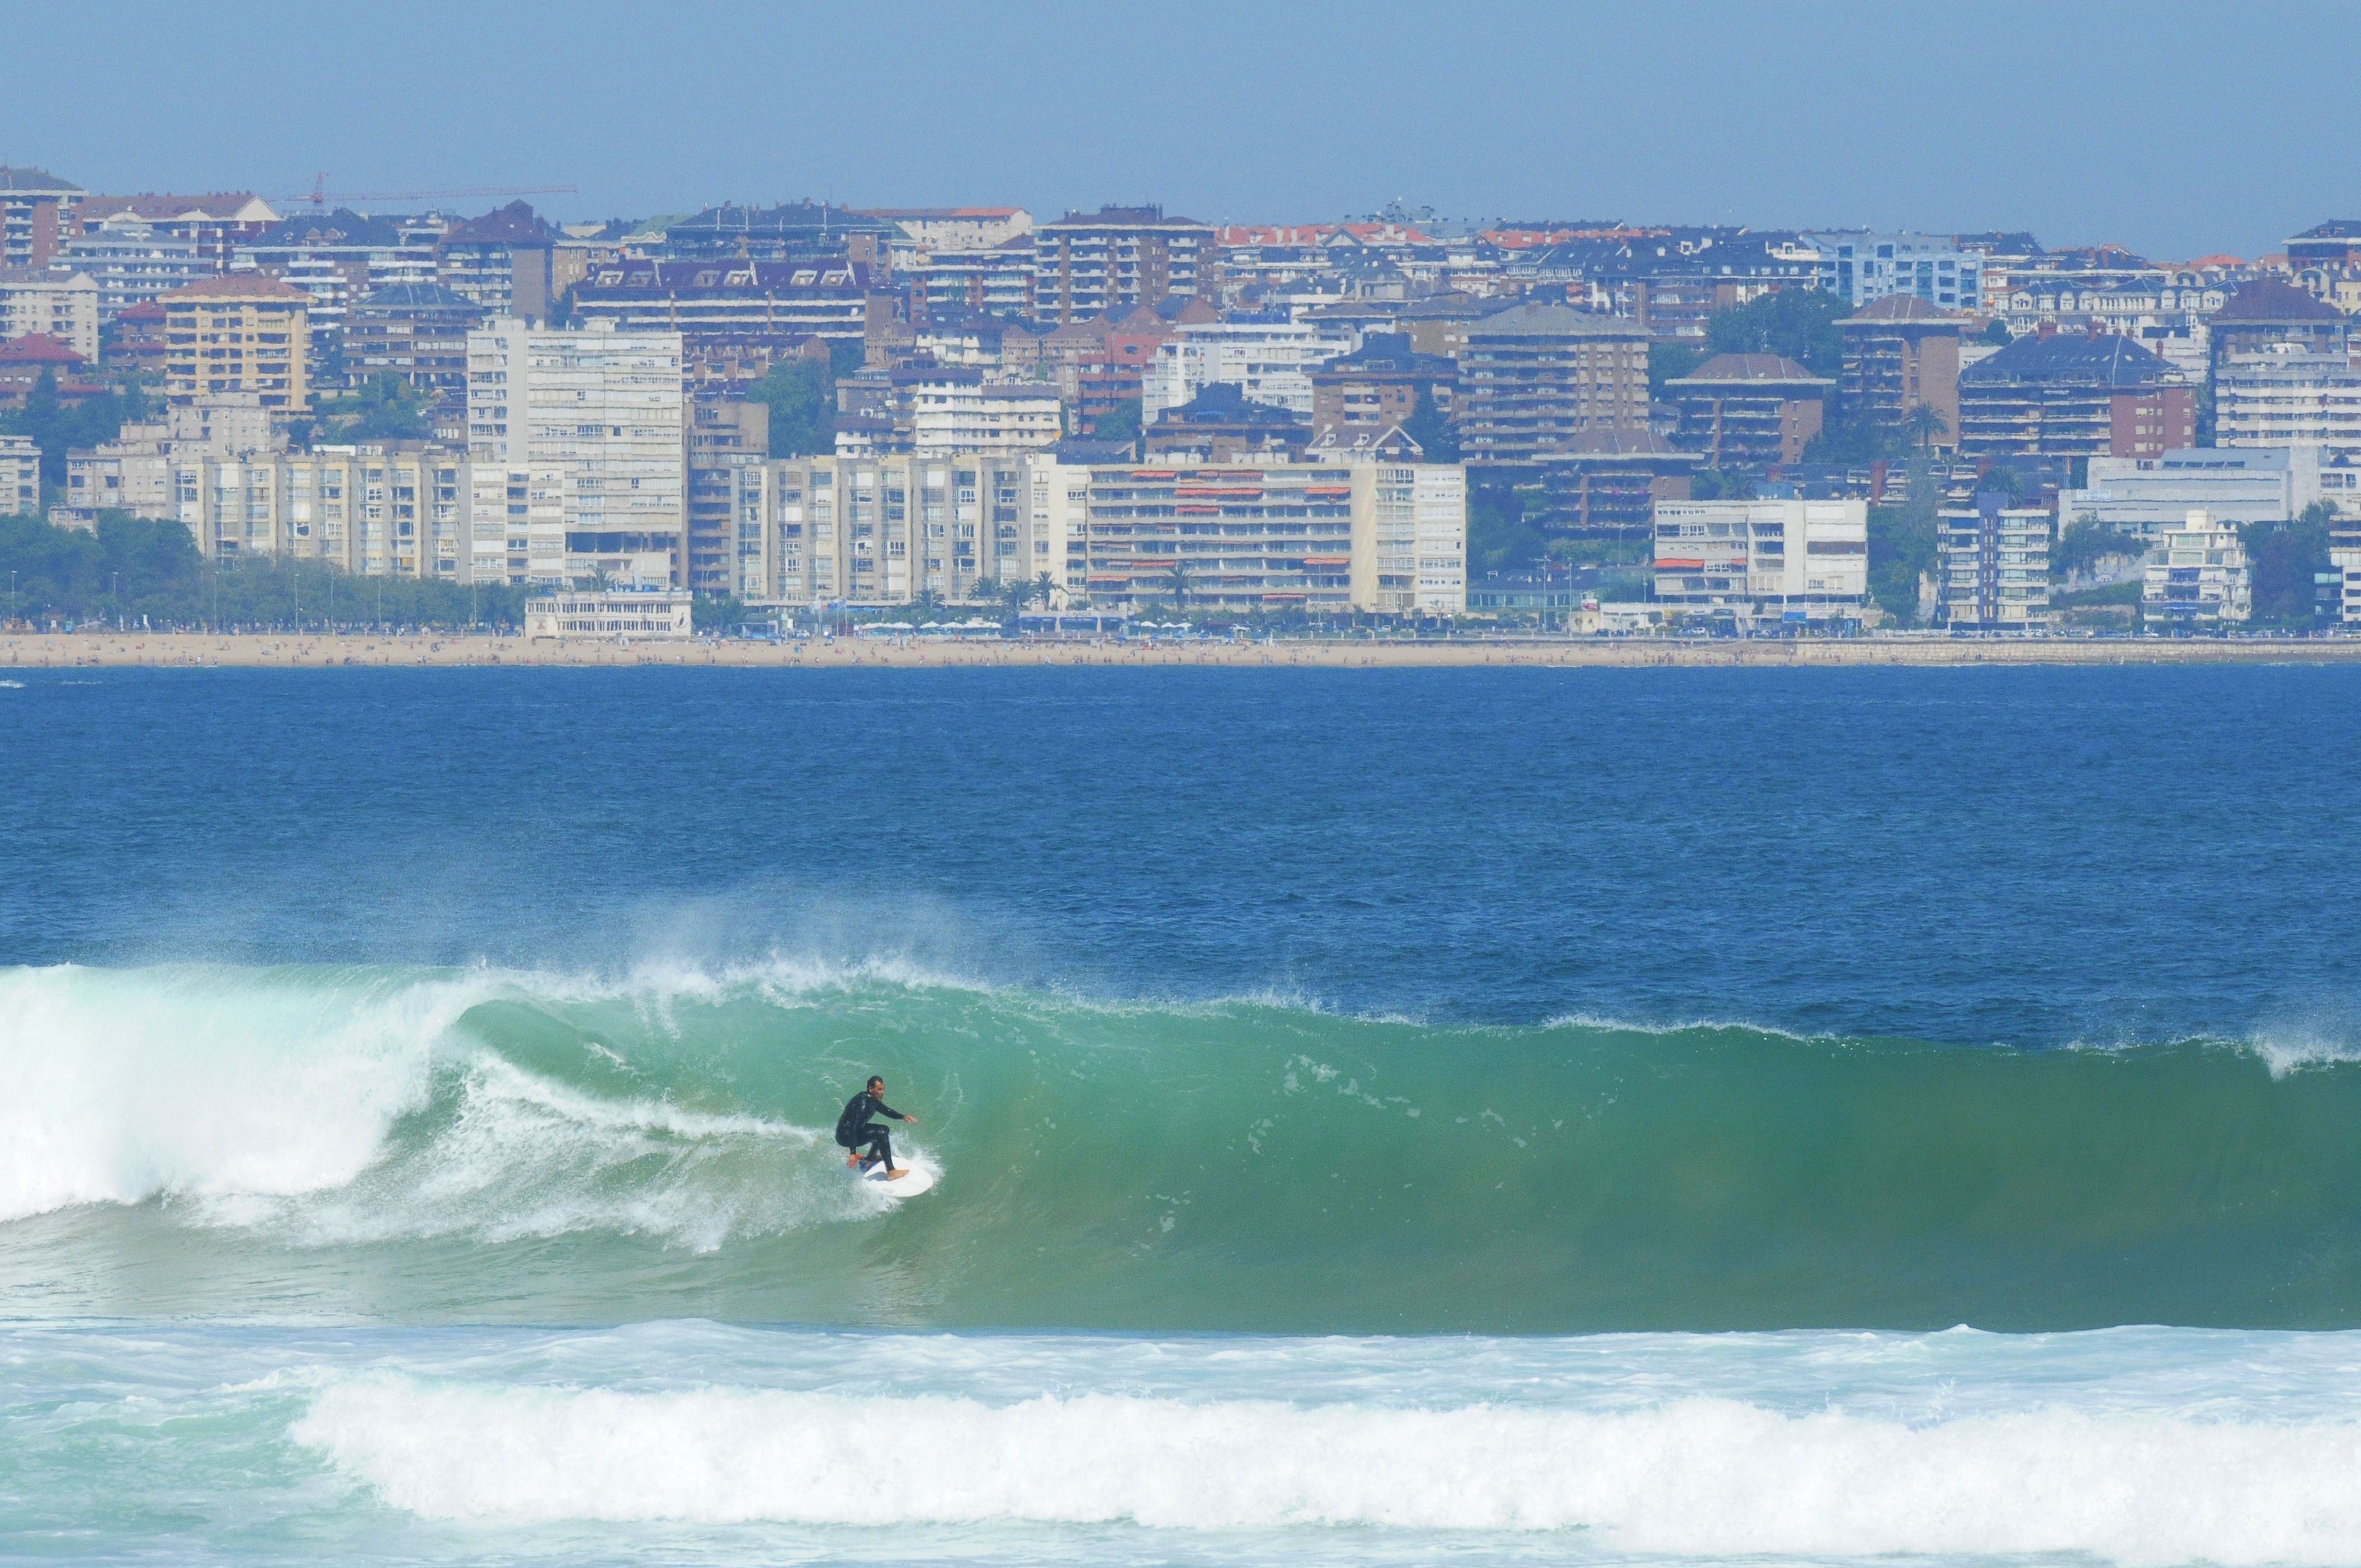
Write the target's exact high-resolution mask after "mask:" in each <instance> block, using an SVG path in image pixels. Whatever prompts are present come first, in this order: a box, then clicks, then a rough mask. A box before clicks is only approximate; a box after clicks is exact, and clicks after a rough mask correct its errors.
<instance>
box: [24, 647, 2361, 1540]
mask: <svg viewBox="0 0 2361 1568" xmlns="http://www.w3.org/2000/svg"><path fill="white" fill-rule="evenodd" d="M2356 780H2361V670H2356V669H2344V668H2302V667H2286V668H2246V667H2240V668H2228V667H2207V666H2188V667H2172V668H2143V669H2123V670H2111V669H2012V670H1992V669H1972V670H1971V669H1960V670H1899V669H1894V670H1886V669H1844V670H1809V671H1766V670H1729V671H1708V670H1646V671H1625V670H1568V671H1499V670H1480V671H1478V670H1452V671H1443V670H1436V671H1388V672H1375V671H1317V670H1284V671H1280V670H1269V669H1255V670H1097V669H1087V670H963V671H888V670H840V671H809V670H807V671H718V670H614V671H589V670H582V671H566V670H535V671H522V670H520V671H504V670H372V671H335V672H319V671H301V672H269V671H235V670H217V671H171V672H166V671H154V672H134V671H120V672H117V671H99V672H86V671H76V672H22V673H19V674H13V675H11V676H9V677H8V678H7V679H6V680H5V681H0V1561H7V1562H18V1561H23V1562H33V1561H39V1562H77V1563H79V1562H108V1563H131V1562H139V1563H150V1562H173V1563H322V1562H333V1563H397V1562H435V1563H446V1562H447V1563H474V1562H482V1561H492V1560H497V1561H502V1562H513V1563H533V1562H566V1563H585V1562H595V1563H609V1562H611V1563H642V1562H647V1563H658V1562H661V1563H683V1562H696V1563H754V1562H762V1563H775V1562H810V1563H821V1562H853V1561H858V1562H864V1563H876V1562H918V1561H923V1562H929V1563H934V1562H954V1561H956V1562H975V1563H1033V1562H1044V1561H1054V1562H1073V1563H1097V1562H1121V1563H1165V1562H1186V1563H1262V1562H1278V1561H1281V1560H1284V1561H1288V1562H1290V1563H1296V1562H1307V1561H1308V1562H1312V1563H1331V1562H1333V1563H1365V1562H1371V1561H1400V1562H1433V1561H1438V1560H1450V1561H1455V1562H1469V1563H1477V1562H1490V1561H1519V1562H1522V1561H1527V1560H1550V1561H1564V1560H1573V1561H1580V1562H1600V1563H1623V1562H1636V1561H1648V1562H1724V1561H1730V1560H1731V1559H1733V1558H1743V1559H1746V1560H1749V1561H1764V1562H1790V1561H1792V1562H1795V1563H1806V1562H1809V1563H1827V1562H1832V1561H1839V1560H1850V1559H1853V1558H1861V1557H1883V1558H1887V1559H1898V1560H1901V1561H1905V1562H1934V1561H1942V1562H1961V1561H1979V1562H1981V1561H1995V1562H2023V1563H2033V1562H2044V1563H2047V1562H2052V1561H2056V1560H2057V1559H2058V1558H2059V1557H2060V1556H2061V1555H2070V1554H2075V1553H2080V1554H2083V1558H2082V1560H2088V1561H2103V1562H2111V1563H2114V1562H2119V1563H2180V1562H2194V1561H2201V1560H2202V1561H2210V1562H2216V1563H2278V1562H2296V1563H2353V1562H2361V1239H2357V1238H2361V1231H2356V1223H2361V943H2356V921H2355V918H2354V912H2355V909H2356V888H2361V879H2356V876H2355V874H2354V873H2353V872H2352V871H2351V870H2350V869H2349V862H2350V861H2351V859H2352V857H2351V855H2350V853H2349V851H2348V850H2347V848H2346V843H2345V840H2346V839H2348V838H2349V837H2350V836H2351V834H2352V832H2353V827H2352V825H2353V824H2354V823H2355V822H2356V819H2361V782H2356ZM872 1071H875V1072H880V1073H883V1074H884V1075H885V1076H886V1078H887V1079H888V1081H889V1088H888V1094H887V1098H888V1099H889V1101H891V1102H893V1103H894V1104H895V1105H896V1106H897V1107H899V1108H900V1109H903V1110H905V1111H909V1112H914V1113H917V1115H918V1116H919V1118H920V1120H919V1121H918V1122H917V1124H914V1125H911V1126H907V1127H903V1128H897V1129H895V1132H896V1136H897V1146H899V1147H900V1148H902V1149H903V1150H904V1151H905V1152H906V1153H907V1154H908V1155H909V1156H910V1157H912V1158H914V1159H917V1160H918V1161H919V1162H921V1163H922V1164H924V1165H925V1166H926V1167H927V1168H928V1170H929V1171H930V1172H932V1173H934V1174H935V1175H937V1176H938V1178H939V1180H938V1184H937V1185H936V1187H935V1189H934V1190H932V1191H930V1192H928V1193H925V1194H923V1195H920V1196H917V1197H914V1198H909V1199H906V1200H902V1201H894V1200H892V1199H890V1198H888V1197H887V1196H886V1195H884V1193H883V1192H882V1191H881V1190H879V1189H878V1187H877V1186H876V1185H875V1184H863V1183H861V1182H857V1181H855V1180H854V1179H852V1178H851V1176H850V1175H849V1174H848V1173H847V1172H846V1171H845V1170H844V1168H843V1167H842V1165H841V1163H840V1159H839V1158H838V1151H837V1150H836V1149H835V1148H834V1146H833V1144H832V1142H831V1140H830V1138H829V1130H830V1128H831V1126H832V1124H833V1120H834V1117H835V1114H836V1112H837V1110H838V1108H839V1106H840V1104H841V1103H842V1102H843V1101H844V1099H845V1097H846V1096H847V1095H849V1094H851V1092H852V1091H854V1090H855V1089H856V1088H858V1087H859V1084H860V1082H861V1080H862V1079H863V1078H865V1077H866V1076H867V1075H868V1074H869V1073H870V1072H872Z"/></svg>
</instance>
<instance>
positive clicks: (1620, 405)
mask: <svg viewBox="0 0 2361 1568" xmlns="http://www.w3.org/2000/svg"><path fill="white" fill-rule="evenodd" d="M1458 403H1459V431H1460V454H1461V455H1462V456H1463V457H1464V458H1466V461H1467V462H1468V463H1469V464H1470V465H1510V466H1515V465H1524V464H1532V463H1538V462H1541V461H1543V459H1545V458H1547V457H1550V456H1552V455H1556V454H1559V453H1563V452H1565V450H1566V449H1567V446H1568V444H1569V443H1570V442H1571V441H1572V440H1573V438H1574V437H1576V435H1579V434H1581V433H1583V432H1584V431H1587V430H1593V429H1599V428H1607V429H1615V428H1623V429H1631V428H1635V427H1644V426H1645V425H1646V424H1647V422H1648V332H1647V329H1646V328H1645V327H1643V326H1642V325H1641V324H1640V323H1638V322H1635V321H1631V320H1629V319H1627V318H1623V317H1618V316H1604V315H1598V314H1594V313H1590V312H1587V311H1576V310H1570V309H1568V308H1567V307H1565V306H1564V305H1519V306H1515V307H1513V308H1511V309H1510V310H1506V311H1501V312H1499V313H1496V314H1493V315H1489V316H1487V317H1485V318H1484V319H1483V320H1482V321H1480V322H1477V323H1475V324H1474V325H1472V326H1470V327H1469V328H1468V329H1467V337H1466V347H1465V348H1463V349H1462V350H1461V351H1460V354H1459V390H1458Z"/></svg>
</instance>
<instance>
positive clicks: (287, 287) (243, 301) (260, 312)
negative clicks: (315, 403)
mask: <svg viewBox="0 0 2361 1568" xmlns="http://www.w3.org/2000/svg"><path fill="white" fill-rule="evenodd" d="M157 303H158V304H159V305H161V306H162V307H163V308H164V345H165V359H164V390H165V394H166V396H168V397H169V398H170V399H171V400H173V401H174V402H193V401H194V400H197V399H199V398H206V397H218V396H221V395H223V394H236V393H241V392H251V393H253V394H254V395H255V396H256V397H258V399H260V400H261V404H262V407H263V408H265V409H267V410H269V411H270V412H272V413H273V414H277V415H280V416H282V417H283V416H285V415H288V414H297V413H302V412H305V411H308V410H309V409H310V408H311V406H312V387H311V319H310V314H309V312H310V307H311V296H310V295H308V294H306V293H304V292H303V291H302V290H301V289H298V288H295V287H294V286H293V285H291V284H288V283H282V282H280V280H278V279H276V278H272V277H269V276H268V275H267V274H264V273H260V272H230V273H225V274H224V275H223V276H221V277H219V278H208V279H205V280H202V281H199V282H195V283H191V284H188V285H186V286H184V287H182V288H179V289H175V290H173V291H171V292H170V293H169V294H165V295H162V296H161V297H159V299H158V300H157Z"/></svg>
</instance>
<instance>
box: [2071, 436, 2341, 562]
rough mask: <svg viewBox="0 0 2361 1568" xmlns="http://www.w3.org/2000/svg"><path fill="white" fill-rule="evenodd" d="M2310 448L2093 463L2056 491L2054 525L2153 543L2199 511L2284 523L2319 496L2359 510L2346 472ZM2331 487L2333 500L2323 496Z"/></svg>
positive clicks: (2196, 452)
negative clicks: (2073, 484)
mask: <svg viewBox="0 0 2361 1568" xmlns="http://www.w3.org/2000/svg"><path fill="white" fill-rule="evenodd" d="M2323 456H2324V454H2323V451H2322V449H2321V448H2319V447H2317V446H2280V447H2243V448H2232V447H2222V446H2198V447H2191V448H2188V449H2186V450H2179V451H2172V452H2168V453H2166V454H2165V455H2163V456H2161V457H2093V458H2092V459H2091V462H2090V469H2089V474H2088V477H2087V479H2086V481H2085V483H2084V484H2083V485H2082V486H2081V488H2076V489H2067V490H2060V491H2059V493H2058V518H2059V526H2060V527H2071V526H2072V525H2074V524H2075V523H2078V522H2081V521H2091V522H2094V523H2097V524H2099V525H2100V526H2101V527H2103V528H2112V529H2114V530H2115V531H2116V532H2120V533H2128V534H2132V535H2135V536H2136V537H2138V538H2142V539H2153V538H2155V537H2156V536H2157V535H2158V534H2160V533H2162V532H2164V531H2165V530H2166V529H2168V528H2170V527H2173V526H2174V525H2175V524H2178V523H2180V522H2181V521H2185V520H2186V519H2187V518H2188V516H2189V514H2190V513H2191V512H2192V511H2204V512H2208V513H2211V514H2212V515H2213V516H2214V517H2217V518H2221V519H2223V520H2224V521H2229V522H2289V521H2293V520H2294V519H2295V518H2297V517H2298V516H2300V515H2301V513H2302V512H2303V510H2304V509H2305V508H2306V507H2309V506H2310V505H2312V502H2314V501H2317V500H2320V499H2323V498H2325V499H2332V500H2344V499H2345V498H2346V497H2347V496H2352V499H2351V500H2350V501H2346V503H2345V504H2346V505H2348V506H2350V505H2356V504H2361V495H2354V494H2353V492H2352V491H2351V490H2350V489H2348V488H2347V483H2348V482H2349V481H2350V480H2351V479H2352V478H2353V477H2355V476H2354V474H2353V472H2352V470H2350V469H2349V468H2337V467H2335V466H2333V465H2331V464H2327V463H2324V462H2323ZM2331 481H2334V494H2333V495H2332V494H2331V493H2330V490H2331Z"/></svg>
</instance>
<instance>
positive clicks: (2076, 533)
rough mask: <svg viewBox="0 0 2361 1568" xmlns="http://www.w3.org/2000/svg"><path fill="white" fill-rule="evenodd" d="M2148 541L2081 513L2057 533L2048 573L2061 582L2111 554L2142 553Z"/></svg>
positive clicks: (2084, 570) (2085, 570)
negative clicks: (2056, 545)
mask: <svg viewBox="0 0 2361 1568" xmlns="http://www.w3.org/2000/svg"><path fill="white" fill-rule="evenodd" d="M2146 553H2147V542H2146V541H2144V540H2141V539H2139V538H2137V537H2136V536H2134V535H2132V534H2129V533H2125V532H2122V531H2121V530H2120V529H2116V528H2112V527H2110V526H2108V525H2107V524H2105V523H2103V522H2101V521H2099V520H2098V519H2097V518H2095V517H2091V516H2083V517H2078V518H2076V519H2075V520H2074V521H2071V522H2070V523H2068V524H2067V525H2066V526H2065V528H2064V529H2063V530H2062V531H2061V532H2059V535H2058V547H2057V548H2056V549H2055V550H2052V551H2051V552H2050V553H2049V575H2050V576H2052V577H2054V578H2056V579H2057V580H2058V581H2059V582H2061V583H2062V582H2064V581H2065V580H2066V579H2067V577H2068V576H2069V575H2070V574H2072V573H2075V572H2087V571H2089V570H2090V569H2091V568H2092V567H2093V566H2095V565H2098V564H2099V563H2100V562H2101V561H2103V560H2105V559H2106V558H2107V557H2109V556H2111V555H2141V554H2146Z"/></svg>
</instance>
